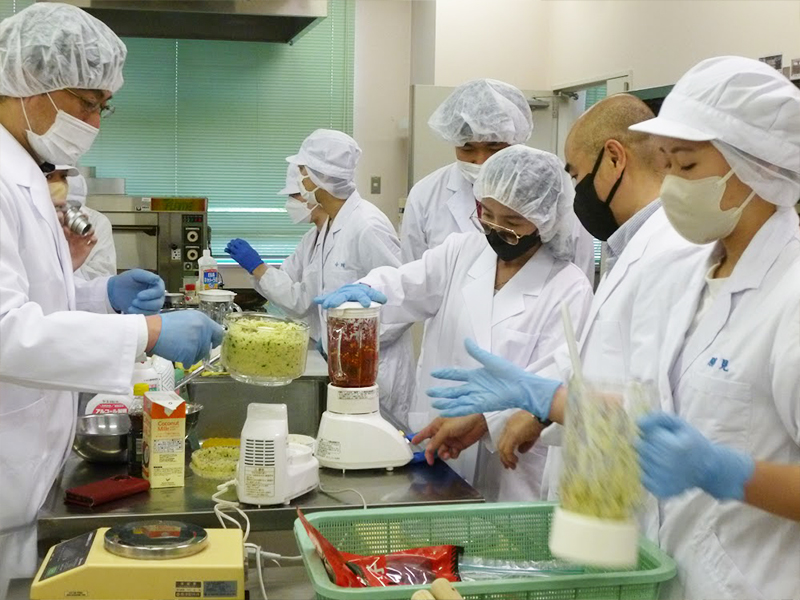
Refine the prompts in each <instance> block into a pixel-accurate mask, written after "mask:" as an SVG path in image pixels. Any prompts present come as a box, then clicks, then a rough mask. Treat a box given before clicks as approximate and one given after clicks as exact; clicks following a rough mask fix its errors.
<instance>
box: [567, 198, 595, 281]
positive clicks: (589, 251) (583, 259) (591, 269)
mask: <svg viewBox="0 0 800 600" xmlns="http://www.w3.org/2000/svg"><path fill="white" fill-rule="evenodd" d="M572 220H573V225H572V239H573V240H574V242H575V251H574V256H573V258H572V262H574V263H575V265H576V266H577V267H578V268H579V269H580V270H581V271H583V272H584V273H585V274H586V278H587V279H588V280H589V283H590V284H592V288H594V278H595V273H596V268H595V263H594V238H593V237H592V234H591V233H589V232H588V231H586V229H584V227H583V225H581V222H580V220H579V219H578V217H577V216H576V215H575V213H572Z"/></svg>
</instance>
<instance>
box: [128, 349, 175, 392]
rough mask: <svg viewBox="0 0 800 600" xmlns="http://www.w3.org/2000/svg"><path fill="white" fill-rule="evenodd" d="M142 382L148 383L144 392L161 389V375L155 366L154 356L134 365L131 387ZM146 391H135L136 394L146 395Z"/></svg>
mask: <svg viewBox="0 0 800 600" xmlns="http://www.w3.org/2000/svg"><path fill="white" fill-rule="evenodd" d="M141 384H145V385H147V389H144V392H159V391H161V376H160V375H159V373H158V371H156V368H155V367H154V366H153V359H152V358H145V359H144V360H140V361H137V362H136V364H135V365H134V367H133V378H132V379H131V387H132V388H136V386H137V385H141ZM140 389H143V386H142V387H140ZM173 389H175V388H173ZM170 391H172V390H170ZM144 392H142V394H136V393H135V392H134V396H144Z"/></svg>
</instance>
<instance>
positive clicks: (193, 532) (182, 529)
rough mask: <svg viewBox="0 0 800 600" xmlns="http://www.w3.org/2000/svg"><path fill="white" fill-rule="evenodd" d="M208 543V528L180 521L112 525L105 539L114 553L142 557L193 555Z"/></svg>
mask: <svg viewBox="0 0 800 600" xmlns="http://www.w3.org/2000/svg"><path fill="white" fill-rule="evenodd" d="M207 545H208V533H207V532H206V530H205V529H203V528H202V527H198V526H197V525H192V524H190V523H181V522H180V521H135V522H133V523H127V524H125V525H119V526H117V527H112V528H111V529H109V530H108V531H106V534H105V536H104V540H103V546H104V547H105V549H106V550H108V551H109V552H111V553H112V554H116V555H117V556H123V557H125V558H136V559H143V560H164V559H170V558H183V557H186V556H192V555H194V554H197V553H198V552H200V551H201V550H203V549H204V548H205V547H206V546H207Z"/></svg>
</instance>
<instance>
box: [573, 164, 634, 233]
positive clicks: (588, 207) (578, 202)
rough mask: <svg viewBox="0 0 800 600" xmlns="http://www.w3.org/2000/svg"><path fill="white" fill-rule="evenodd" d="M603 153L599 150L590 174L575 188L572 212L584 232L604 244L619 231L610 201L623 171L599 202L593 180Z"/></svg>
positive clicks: (623, 172)
mask: <svg viewBox="0 0 800 600" xmlns="http://www.w3.org/2000/svg"><path fill="white" fill-rule="evenodd" d="M604 152H605V148H603V149H602V150H600V156H598V157H597V160H596V161H595V163H594V169H592V172H591V173H589V174H588V175H587V176H586V177H584V178H583V179H581V180H580V181H579V182H578V185H576V186H575V204H574V210H575V214H576V215H577V216H578V220H579V221H580V222H581V225H583V226H584V227H585V228H586V231H588V232H589V233H591V234H592V235H593V236H594V237H596V238H597V239H598V240H602V241H604V242H605V241H606V240H608V238H610V237H611V236H612V235H613V234H614V232H615V231H616V230H617V229H619V223H617V221H616V220H615V219H614V213H613V212H611V200H613V199H614V194H616V193H617V188H619V184H620V183H622V176H623V175H625V170H624V169H623V171H622V173H621V174H620V176H619V179H617V182H616V183H615V184H614V187H612V188H611V191H610V192H609V193H608V198H607V199H606V200H605V202H604V201H603V200H600V198H598V197H597V191H596V190H595V189H594V178H595V175H597V170H598V169H599V168H600V161H601V160H602V159H603V153H604Z"/></svg>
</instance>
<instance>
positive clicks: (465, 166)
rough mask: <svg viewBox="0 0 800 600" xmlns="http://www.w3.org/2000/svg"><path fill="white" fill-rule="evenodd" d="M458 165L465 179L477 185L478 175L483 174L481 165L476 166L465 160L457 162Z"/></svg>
mask: <svg viewBox="0 0 800 600" xmlns="http://www.w3.org/2000/svg"><path fill="white" fill-rule="evenodd" d="M456 162H457V163H458V170H459V171H461V174H462V175H463V176H464V179H466V180H467V181H469V182H470V183H475V182H476V181H477V180H478V173H480V172H481V165H476V164H473V163H469V162H464V161H463V160H458V161H456Z"/></svg>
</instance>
